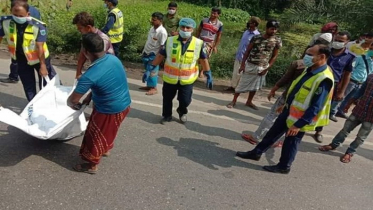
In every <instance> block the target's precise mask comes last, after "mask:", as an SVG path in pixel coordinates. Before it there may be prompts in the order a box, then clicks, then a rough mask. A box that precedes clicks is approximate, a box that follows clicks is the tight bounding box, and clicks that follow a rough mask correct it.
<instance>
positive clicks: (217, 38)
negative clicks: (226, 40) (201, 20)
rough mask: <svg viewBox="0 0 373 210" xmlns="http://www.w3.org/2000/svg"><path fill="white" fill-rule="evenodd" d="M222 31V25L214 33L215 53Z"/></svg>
mask: <svg viewBox="0 0 373 210" xmlns="http://www.w3.org/2000/svg"><path fill="white" fill-rule="evenodd" d="M222 33H223V26H220V28H219V31H218V32H217V33H216V39H215V42H214V50H215V53H216V52H217V50H216V48H217V47H218V45H219V44H220V40H221V34H222Z"/></svg>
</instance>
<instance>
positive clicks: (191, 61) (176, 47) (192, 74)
mask: <svg viewBox="0 0 373 210" xmlns="http://www.w3.org/2000/svg"><path fill="white" fill-rule="evenodd" d="M179 26H180V30H179V36H172V37H169V38H168V39H167V41H166V43H165V45H164V47H163V49H162V50H161V51H159V53H158V54H157V56H156V58H155V60H154V61H153V64H152V65H153V67H154V66H158V65H159V64H160V63H161V62H162V60H163V59H166V62H165V65H164V73H163V89H162V95H163V104H162V117H163V119H162V120H161V124H166V123H167V122H170V121H171V120H172V101H173V99H174V98H175V96H176V93H177V100H178V101H179V107H178V108H177V110H176V111H177V113H178V114H179V118H180V121H181V123H185V122H187V114H188V106H189V105H190V103H191V102H192V94H193V84H194V82H195V81H196V80H197V78H198V73H199V71H198V60H199V61H200V63H201V65H202V68H203V69H204V70H206V71H210V66H209V62H208V60H207V55H206V50H205V48H204V47H203V41H202V40H200V39H198V38H196V37H194V36H192V33H193V31H194V29H195V27H196V22H195V21H194V20H193V19H190V18H183V19H181V20H180V23H179Z"/></svg>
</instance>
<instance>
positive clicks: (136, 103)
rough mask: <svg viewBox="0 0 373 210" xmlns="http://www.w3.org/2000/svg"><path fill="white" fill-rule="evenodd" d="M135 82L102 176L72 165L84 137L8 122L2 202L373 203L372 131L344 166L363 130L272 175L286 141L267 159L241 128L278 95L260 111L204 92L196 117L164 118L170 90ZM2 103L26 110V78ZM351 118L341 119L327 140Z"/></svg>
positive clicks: (2, 95)
mask: <svg viewBox="0 0 373 210" xmlns="http://www.w3.org/2000/svg"><path fill="white" fill-rule="evenodd" d="M9 63H10V60H9V59H0V66H1V69H0V77H6V76H7V74H8V72H9ZM57 71H58V73H59V75H60V77H61V78H62V81H63V83H64V85H72V83H73V78H74V69H72V68H68V67H62V66H60V67H57ZM128 82H129V83H130V89H131V96H132V101H133V102H132V105H131V107H132V109H131V112H130V114H129V116H128V117H127V118H126V119H125V121H124V123H123V124H122V126H121V129H120V131H119V133H118V136H117V139H116V142H115V147H114V149H113V150H112V155H111V156H110V157H108V158H104V159H103V160H102V162H101V164H100V165H99V172H98V173H97V174H96V175H89V174H83V173H77V172H74V171H73V170H72V166H73V165H74V164H76V163H80V162H81V160H80V158H79V156H78V152H79V145H80V143H81V141H82V137H78V138H75V139H73V140H71V141H68V142H56V141H42V140H38V139H35V138H32V137H30V136H28V135H27V134H25V133H23V132H22V131H19V130H18V129H16V128H14V127H11V126H8V125H6V124H3V123H0V186H1V187H0V209H134V210H139V209H159V210H165V209H208V210H212V209H214V210H215V209H222V210H229V209H245V210H247V209H253V210H257V209H258V210H259V209H280V210H290V209H296V210H300V209H305V210H308V209H328V210H331V209H336V210H342V209H346V210H347V209H348V210H349V209H358V210H365V209H367V210H368V209H372V208H373V207H372V206H373V194H372V191H373V181H372V180H373V179H372V174H373V173H372V172H373V170H372V166H373V162H372V160H373V152H372V150H373V144H372V141H371V140H372V139H371V138H369V139H368V140H367V142H366V144H364V146H362V148H360V149H359V150H358V154H357V155H355V156H354V157H353V159H352V162H351V163H349V164H343V163H341V162H340V161H339V157H340V155H342V154H343V153H344V152H345V150H346V148H347V145H348V143H349V142H351V140H352V139H353V138H354V137H355V135H356V131H354V132H353V133H352V134H351V135H350V138H349V139H348V140H347V142H346V143H347V144H345V145H344V146H343V147H341V148H338V149H337V150H336V151H334V152H327V153H321V152H319V150H318V149H317V147H318V146H319V144H317V143H316V142H314V140H313V139H312V138H311V137H310V136H309V135H308V136H305V138H304V141H303V142H302V144H301V145H300V148H299V153H298V155H297V158H296V160H295V162H294V164H293V167H292V171H291V172H290V174H288V175H281V174H272V173H269V172H266V171H263V170H262V166H263V165H268V164H274V163H277V161H278V159H279V155H280V151H281V149H278V148H277V149H270V150H269V151H268V152H267V153H266V154H265V155H263V157H262V159H261V160H260V161H258V162H255V161H250V160H242V159H239V158H236V157H235V153H236V151H237V150H240V151H246V150H250V149H252V148H253V146H252V145H250V144H248V143H247V142H245V141H243V140H241V137H240V134H241V132H252V131H254V130H255V129H256V128H257V126H258V125H259V123H260V121H261V119H262V117H263V116H264V115H265V113H266V112H267V111H268V110H269V109H270V107H271V106H272V103H273V102H268V101H266V100H264V98H256V99H255V100H256V103H257V104H258V106H259V108H260V110H259V111H254V110H252V109H250V108H247V107H245V106H244V102H245V98H240V99H239V103H238V105H237V106H236V108H234V109H228V108H226V107H225V105H226V104H228V103H229V101H230V100H231V99H232V95H231V94H227V93H225V94H223V93H218V92H212V91H207V90H195V91H194V95H193V102H192V104H191V106H190V113H189V114H188V120H189V121H188V122H187V123H186V124H185V125H182V124H179V123H178V122H177V120H175V121H174V122H172V123H170V124H168V125H167V126H164V125H161V124H159V121H160V119H161V117H160V115H161V105H162V96H161V94H158V95H155V96H146V95H145V94H144V92H142V91H140V90H139V89H138V88H139V87H141V86H142V85H143V84H142V83H141V81H138V80H135V79H128ZM159 88H161V86H160V87H159ZM0 104H1V105H2V106H4V107H6V108H10V109H12V110H13V111H15V112H17V113H20V112H21V111H22V109H23V108H24V107H25V105H26V104H27V101H26V99H25V95H24V93H23V89H22V84H21V83H18V84H4V83H0ZM174 107H177V105H176V101H175V106H174ZM91 111H92V109H90V108H88V109H86V112H87V113H88V114H89V113H90V112H91ZM174 115H175V116H176V112H174ZM343 123H344V120H342V119H340V120H339V122H338V123H333V122H331V124H330V125H329V126H328V127H327V128H326V129H325V140H324V142H325V143H329V142H330V141H331V139H332V138H333V136H334V135H335V134H336V133H337V132H338V131H339V130H340V129H341V128H342V126H343Z"/></svg>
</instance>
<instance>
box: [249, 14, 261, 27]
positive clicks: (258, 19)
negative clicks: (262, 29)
mask: <svg viewBox="0 0 373 210" xmlns="http://www.w3.org/2000/svg"><path fill="white" fill-rule="evenodd" d="M249 22H254V23H256V25H259V23H260V18H258V17H255V16H251V17H250V19H249Z"/></svg>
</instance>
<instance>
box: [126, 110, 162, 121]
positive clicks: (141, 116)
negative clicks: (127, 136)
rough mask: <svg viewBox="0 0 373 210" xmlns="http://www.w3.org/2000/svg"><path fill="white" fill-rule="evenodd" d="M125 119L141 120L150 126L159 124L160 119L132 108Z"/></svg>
mask: <svg viewBox="0 0 373 210" xmlns="http://www.w3.org/2000/svg"><path fill="white" fill-rule="evenodd" d="M127 117H128V118H135V119H140V120H143V121H145V122H147V123H151V124H160V123H159V122H160V121H161V119H162V116H161V115H156V114H154V113H152V112H147V111H143V110H140V109H135V108H133V107H131V110H130V112H129V114H128V116H127Z"/></svg>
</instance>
